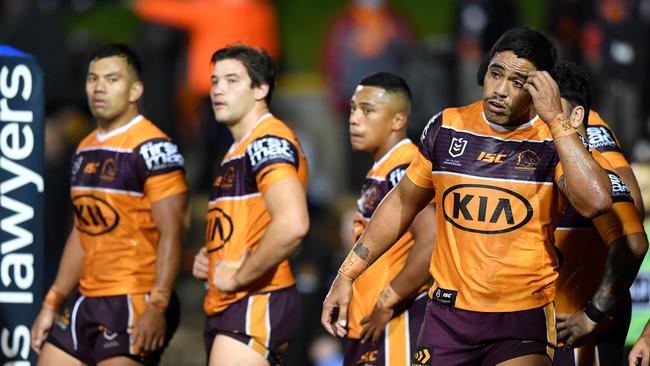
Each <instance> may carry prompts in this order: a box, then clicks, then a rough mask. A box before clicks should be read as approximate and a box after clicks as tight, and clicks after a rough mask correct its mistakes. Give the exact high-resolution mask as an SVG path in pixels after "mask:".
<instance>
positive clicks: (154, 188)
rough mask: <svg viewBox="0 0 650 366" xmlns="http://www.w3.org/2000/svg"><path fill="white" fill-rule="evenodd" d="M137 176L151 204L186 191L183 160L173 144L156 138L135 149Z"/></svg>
mask: <svg viewBox="0 0 650 366" xmlns="http://www.w3.org/2000/svg"><path fill="white" fill-rule="evenodd" d="M136 152H137V155H136V156H137V159H138V160H137V164H136V169H137V170H138V171H137V175H138V177H139V178H140V180H141V182H142V184H143V185H144V193H145V195H147V196H149V198H150V200H151V202H156V201H160V200H162V199H165V198H167V197H170V196H172V195H175V194H178V193H182V192H185V191H187V190H188V188H187V182H186V181H185V169H184V164H185V160H184V159H183V155H181V153H180V151H179V150H178V146H176V144H174V143H173V142H171V141H169V140H167V139H164V138H157V139H152V140H148V141H146V142H144V143H142V144H140V145H139V146H138V147H137V149H136Z"/></svg>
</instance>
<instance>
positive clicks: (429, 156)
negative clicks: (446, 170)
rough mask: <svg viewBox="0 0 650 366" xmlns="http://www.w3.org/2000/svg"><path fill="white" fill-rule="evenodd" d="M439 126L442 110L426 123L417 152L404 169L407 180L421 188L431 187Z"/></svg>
mask: <svg viewBox="0 0 650 366" xmlns="http://www.w3.org/2000/svg"><path fill="white" fill-rule="evenodd" d="M441 126H442V112H440V113H438V114H436V115H435V116H433V117H432V118H431V119H430V120H429V123H427V125H426V127H425V128H424V131H422V136H421V137H420V144H419V146H418V152H417V153H416V154H415V157H414V158H413V161H411V165H409V167H408V168H407V169H406V175H407V176H408V178H409V180H410V181H411V182H413V183H414V184H415V185H417V186H420V187H422V188H433V181H432V180H431V171H432V170H433V164H432V161H433V148H434V143H435V140H436V136H437V135H438V131H439V130H440V127H441Z"/></svg>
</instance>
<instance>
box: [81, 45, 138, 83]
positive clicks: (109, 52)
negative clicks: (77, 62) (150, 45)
mask: <svg viewBox="0 0 650 366" xmlns="http://www.w3.org/2000/svg"><path fill="white" fill-rule="evenodd" d="M112 56H119V57H124V58H125V59H126V63H127V65H129V66H130V67H131V68H132V69H133V71H135V75H136V77H137V78H138V80H140V77H141V76H142V61H140V57H138V54H137V53H135V51H134V50H133V49H132V48H131V47H129V46H128V45H126V44H123V43H109V44H107V45H104V46H102V47H100V48H98V49H96V50H95V51H93V53H91V54H90V61H89V62H92V61H95V60H99V59H102V58H107V57H112Z"/></svg>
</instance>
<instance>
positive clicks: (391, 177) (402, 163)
mask: <svg viewBox="0 0 650 366" xmlns="http://www.w3.org/2000/svg"><path fill="white" fill-rule="evenodd" d="M417 150H418V148H417V146H415V144H413V143H412V142H411V140H409V139H404V140H402V141H400V142H399V143H397V144H396V145H395V146H393V147H392V148H391V149H390V150H389V151H388V152H387V153H386V154H384V156H383V157H382V158H381V159H379V160H378V161H376V162H375V163H374V165H373V166H372V169H370V171H369V172H368V174H367V175H366V181H365V183H364V185H363V187H362V188H361V198H359V200H357V213H356V214H355V216H354V239H355V242H356V241H357V240H358V239H359V237H361V234H362V233H363V231H364V230H365V229H366V227H367V226H368V222H369V221H370V218H371V217H372V214H373V213H374V212H375V209H376V208H377V206H379V203H380V202H381V201H382V200H383V199H384V197H385V196H386V195H387V194H388V192H390V190H391V189H393V187H395V186H396V185H397V183H399V181H400V179H402V176H404V173H405V172H406V168H408V166H409V164H410V163H411V161H412V160H413V157H414V156H415V154H416V153H417ZM413 243H414V240H413V235H411V232H410V231H407V232H406V233H405V234H404V235H403V236H402V237H401V238H400V239H399V240H398V241H397V242H396V243H395V244H394V245H393V246H392V247H391V248H390V249H389V250H388V251H387V252H386V253H384V254H383V255H382V256H381V257H379V259H377V260H376V261H375V262H374V263H373V264H372V266H370V267H369V268H368V269H367V270H365V271H364V272H363V273H362V274H361V276H359V278H357V279H356V280H355V281H354V283H353V284H352V286H353V292H352V293H353V296H352V300H351V302H350V306H349V308H348V326H349V328H348V329H349V333H348V337H350V338H359V335H360V333H361V328H362V327H361V325H360V324H359V322H360V321H361V319H363V317H365V316H367V315H369V314H370V313H371V312H372V309H373V308H374V307H375V302H376V301H377V296H379V293H380V292H381V290H383V289H384V287H386V285H388V284H389V283H390V282H391V281H392V280H393V279H394V278H395V277H396V276H397V274H398V273H399V272H400V271H401V270H402V268H404V265H405V264H406V259H407V257H408V252H409V250H411V247H412V246H413ZM423 289H424V288H423Z"/></svg>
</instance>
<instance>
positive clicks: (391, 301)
mask: <svg viewBox="0 0 650 366" xmlns="http://www.w3.org/2000/svg"><path fill="white" fill-rule="evenodd" d="M400 301H402V297H401V296H400V295H398V294H397V292H395V290H394V289H393V287H392V286H391V285H390V283H389V284H388V285H386V287H384V289H383V290H381V292H380V293H379V297H377V302H376V304H375V306H377V308H379V309H382V310H391V309H393V307H395V305H397V304H398V303H399V302H400Z"/></svg>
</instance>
